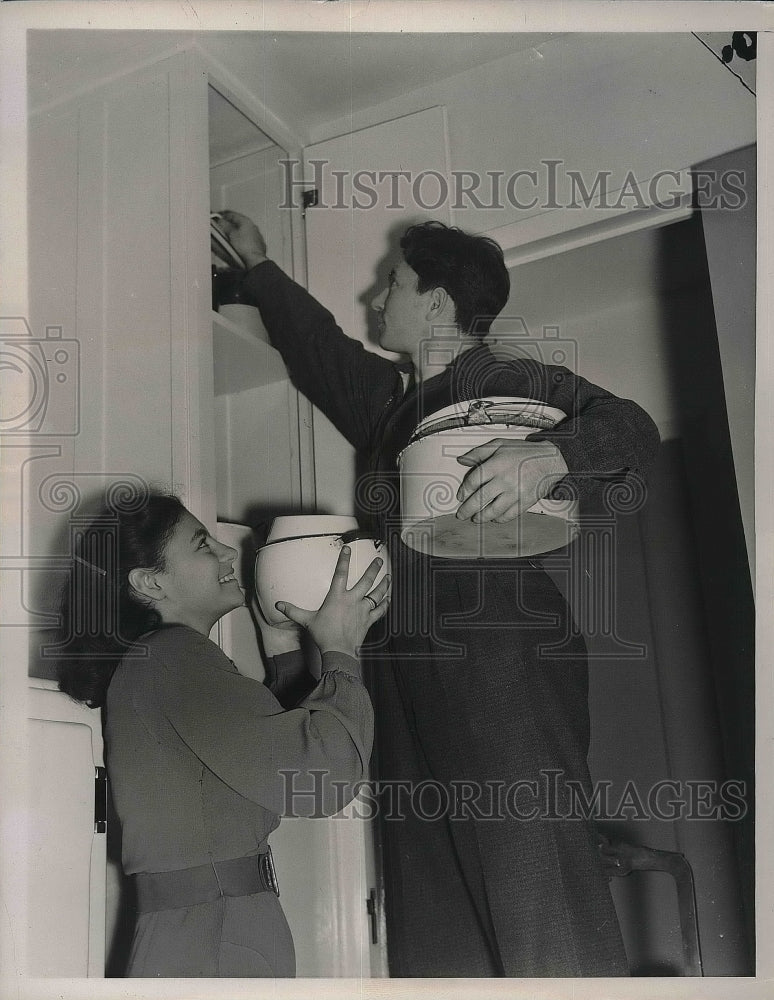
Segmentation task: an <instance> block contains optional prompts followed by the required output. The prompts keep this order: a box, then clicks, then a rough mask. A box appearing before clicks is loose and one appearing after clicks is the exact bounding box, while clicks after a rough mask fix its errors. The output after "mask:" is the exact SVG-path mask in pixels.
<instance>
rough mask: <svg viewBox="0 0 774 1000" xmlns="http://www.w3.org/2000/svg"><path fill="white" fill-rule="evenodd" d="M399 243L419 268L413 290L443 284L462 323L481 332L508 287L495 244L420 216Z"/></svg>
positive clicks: (505, 296) (480, 334)
mask: <svg viewBox="0 0 774 1000" xmlns="http://www.w3.org/2000/svg"><path fill="white" fill-rule="evenodd" d="M400 246H401V249H402V251H403V258H404V260H405V261H406V263H407V264H408V265H409V267H410V268H411V269H412V270H414V271H416V273H417V277H418V281H417V291H418V292H420V293H421V292H426V291H428V290H429V289H431V288H445V289H446V291H447V292H448V293H449V295H450V296H451V297H452V299H453V300H454V306H455V310H456V320H457V323H458V324H459V327H460V329H461V330H463V331H464V332H465V333H470V334H472V335H473V336H476V337H483V336H484V334H485V333H486V332H487V331H488V330H489V327H490V326H491V325H492V320H493V319H494V318H495V316H497V315H498V313H500V312H501V311H502V309H503V307H504V306H505V303H506V302H507V301H508V295H509V294H510V290H511V279H510V276H509V274H508V269H507V267H506V266H505V261H504V260H503V251H502V249H501V248H500V247H499V246H498V244H497V243H495V241H494V240H490V239H489V237H488V236H473V235H471V234H470V233H465V232H463V231H462V230H461V229H457V228H456V227H455V226H447V225H445V224H444V223H443V222H423V223H420V224H419V225H416V226H410V227H409V228H408V229H407V230H406V232H405V233H404V234H403V237H402V239H401V241H400Z"/></svg>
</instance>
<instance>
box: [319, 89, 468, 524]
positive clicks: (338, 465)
mask: <svg viewBox="0 0 774 1000" xmlns="http://www.w3.org/2000/svg"><path fill="white" fill-rule="evenodd" d="M447 150H448V142H447V135H446V109H445V108H441V107H437V108H429V109H428V110H426V111H418V112H416V113H415V114H412V115H405V116H404V117H402V118H395V119H393V120H392V121H388V122H383V123H381V124H379V125H373V126H371V127H370V128H364V129H361V130H360V131H358V132H353V133H351V134H349V135H341V136H337V137H336V138H335V139H327V140H326V141H325V142H318V143H315V144H314V145H312V146H308V147H307V148H306V150H305V153H304V158H305V173H304V177H305V178H306V179H308V180H311V179H314V183H313V184H311V183H310V184H309V185H308V187H309V188H314V189H315V190H316V191H317V204H316V205H315V206H314V207H310V208H307V210H306V213H305V216H304V219H305V223H306V252H307V267H308V285H309V291H310V292H311V293H312V295H314V296H315V298H317V299H319V300H320V302H322V303H323V305H325V306H326V307H327V308H328V309H330V311H331V312H332V313H333V315H334V316H335V317H336V319H337V321H338V323H339V326H340V327H341V328H342V330H343V331H344V333H346V334H348V335H349V336H350V337H356V338H357V339H358V340H361V341H362V342H363V343H364V344H365V345H366V346H367V347H368V348H369V349H370V350H374V351H376V352H377V353H378V354H383V355H385V356H387V357H392V358H394V357H396V355H394V354H388V353H387V352H385V351H383V350H382V349H381V348H380V347H379V346H378V345H377V343H376V335H375V331H376V326H375V322H374V321H375V318H376V314H375V313H374V312H373V311H372V310H371V308H370V304H371V300H372V299H373V298H374V297H375V296H376V295H377V294H378V292H379V291H380V290H381V288H382V287H383V286H384V284H385V283H386V280H387V275H388V273H389V270H390V268H391V266H392V260H393V258H394V255H395V253H396V251H397V252H399V251H398V240H399V237H400V235H401V234H402V233H403V231H404V230H405V229H406V227H407V226H409V225H411V223H412V222H421V221H425V220H427V219H438V220H440V221H441V222H446V223H449V222H450V221H451V212H450V208H449V201H450V200H449V198H448V197H447V195H448V187H447V186H448V177H449V170H448V152H447ZM314 442H315V480H316V484H317V506H318V509H319V510H320V511H321V512H326V513H327V512H330V513H335V514H350V513H351V512H352V510H353V498H354V491H355V463H354V454H353V451H352V448H351V447H350V446H349V444H348V443H347V442H346V441H345V440H344V438H343V437H342V436H341V434H339V432H338V431H337V430H336V428H335V427H333V425H332V424H331V423H330V422H329V421H328V420H327V419H326V418H325V417H324V416H323V415H322V414H321V413H320V412H319V410H315V411H314Z"/></svg>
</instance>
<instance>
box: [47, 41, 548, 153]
mask: <svg viewBox="0 0 774 1000" xmlns="http://www.w3.org/2000/svg"><path fill="white" fill-rule="evenodd" d="M558 37H560V36H559V35H558V34H534V33H523V34H483V33H482V34H410V33H404V32H396V33H394V34H393V33H384V34H382V33H371V34H348V33H343V32H342V33H337V32H329V33H307V32H286V33H270V32H265V33H264V32H216V31H215V32H201V33H198V34H191V33H183V32H172V31H83V30H59V31H30V32H29V33H28V85H29V101H30V107H32V108H36V107H40V106H41V105H45V104H47V103H49V102H51V101H53V100H58V99H60V98H61V97H62V96H63V95H66V94H68V93H71V92H73V91H75V90H78V89H80V88H82V87H85V86H87V85H88V83H89V81H90V80H92V79H93V78H94V76H95V75H97V76H98V77H99V76H105V75H110V74H114V75H119V74H121V73H122V72H125V71H126V70H128V69H129V68H130V67H132V66H134V65H137V64H138V63H140V62H143V61H145V60H150V59H154V58H157V57H158V56H159V55H160V54H162V53H164V52H167V51H173V50H174V49H176V48H178V47H180V46H185V45H187V44H190V43H191V42H193V41H196V42H197V44H198V45H199V46H200V47H201V48H202V49H203V50H204V51H205V52H207V53H209V54H210V55H211V56H212V57H213V58H214V59H216V60H217V61H218V62H220V63H221V64H222V65H224V66H225V67H226V68H227V69H230V70H231V71H232V72H233V73H234V75H235V76H237V77H239V79H240V81H241V82H242V83H243V84H244V86H245V87H246V89H247V90H249V91H250V92H251V93H252V94H253V96H254V97H256V98H258V99H259V100H260V101H263V102H264V103H265V104H266V105H267V106H268V107H270V108H271V109H272V111H273V112H274V114H275V115H277V117H278V118H279V119H280V120H283V121H286V122H292V123H293V128H294V129H295V131H296V132H297V133H298V134H299V135H300V136H301V137H304V136H306V135H307V134H308V132H309V129H310V128H311V127H312V126H313V125H319V124H320V122H328V121H334V120H336V119H339V118H345V117H347V116H348V115H349V114H353V113H355V112H357V111H362V110H364V109H365V108H368V107H371V106H373V105H375V104H379V103H382V102H384V101H387V100H389V99H390V98H393V97H397V96H398V95H400V94H403V93H407V92H409V91H411V90H415V89H417V88H419V87H424V86H427V85H429V84H431V83H434V82H437V81H438V80H443V79H446V78H447V77H450V76H454V75H456V74H458V73H462V72H465V71H466V70H469V69H472V68H473V67H475V66H480V65H482V64H485V63H488V62H491V61H492V60H494V59H500V58H502V57H503V56H506V55H509V54H513V53H517V52H524V53H527V52H528V51H529V50H531V49H539V48H540V47H541V46H543V45H545V44H550V41H551V40H552V39H554V38H558Z"/></svg>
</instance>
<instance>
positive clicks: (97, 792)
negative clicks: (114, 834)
mask: <svg viewBox="0 0 774 1000" xmlns="http://www.w3.org/2000/svg"><path fill="white" fill-rule="evenodd" d="M94 832H95V833H106V832H107V770H106V769H105V768H104V767H95V768H94Z"/></svg>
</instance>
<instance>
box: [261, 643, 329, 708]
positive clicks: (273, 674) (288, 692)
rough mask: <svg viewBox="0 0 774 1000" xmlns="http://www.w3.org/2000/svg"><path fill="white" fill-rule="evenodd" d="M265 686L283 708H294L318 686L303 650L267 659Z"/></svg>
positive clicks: (295, 650) (291, 651)
mask: <svg viewBox="0 0 774 1000" xmlns="http://www.w3.org/2000/svg"><path fill="white" fill-rule="evenodd" d="M265 666H266V678H265V680H264V684H265V685H266V687H267V688H268V689H269V690H270V691H271V693H272V694H273V695H274V697H275V698H276V699H277V701H278V702H279V703H280V705H282V707H283V708H294V707H295V706H296V705H297V704H298V703H299V702H300V701H301V699H302V698H305V697H306V696H307V695H308V694H310V692H311V691H312V690H313V689H314V688H315V686H316V685H317V678H316V677H315V676H314V675H313V674H311V673H310V672H309V670H308V668H307V665H306V657H305V656H304V654H303V651H302V650H301V649H292V650H289V651H288V652H287V653H277V655H276V656H267V657H266V663H265Z"/></svg>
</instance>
